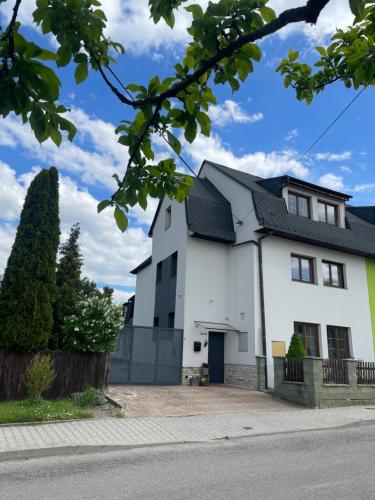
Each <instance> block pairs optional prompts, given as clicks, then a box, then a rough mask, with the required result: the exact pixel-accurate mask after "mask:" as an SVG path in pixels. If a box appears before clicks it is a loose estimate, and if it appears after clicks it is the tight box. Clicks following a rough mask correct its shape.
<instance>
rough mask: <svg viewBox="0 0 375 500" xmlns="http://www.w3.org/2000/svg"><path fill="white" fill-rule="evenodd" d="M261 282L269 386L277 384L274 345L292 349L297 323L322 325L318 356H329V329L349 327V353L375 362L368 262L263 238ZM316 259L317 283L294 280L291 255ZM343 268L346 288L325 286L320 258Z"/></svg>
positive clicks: (314, 247)
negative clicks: (367, 271) (274, 372)
mask: <svg viewBox="0 0 375 500" xmlns="http://www.w3.org/2000/svg"><path fill="white" fill-rule="evenodd" d="M262 249H263V279H264V300H265V315H266V318H265V319H266V321H265V326H266V335H267V362H268V376H269V384H270V385H271V386H272V384H273V369H272V341H275V340H276V341H277V340H281V341H284V342H285V343H286V348H288V346H289V343H290V338H291V336H292V334H293V330H294V325H293V324H294V321H300V322H304V323H317V324H319V325H320V347H321V349H320V355H321V356H322V357H328V346H327V325H334V326H342V327H347V328H349V336H350V345H351V355H352V356H353V357H354V358H357V359H365V360H367V361H373V360H374V349H373V339H372V331H371V318H370V309H369V298H368V291H367V278H366V267H365V259H364V258H362V257H358V256H355V255H350V254H346V253H343V252H337V251H334V250H329V249H324V248H322V247H317V246H313V245H308V244H304V243H299V242H294V241H292V240H287V239H282V238H277V237H268V238H265V239H264V240H263V243H262ZM292 253H295V254H300V255H305V256H309V257H313V258H314V259H316V260H315V271H316V274H315V276H316V282H317V284H308V283H300V282H295V281H292V278H291V257H290V256H291V254H292ZM323 259H324V260H331V261H333V262H339V263H342V264H344V269H345V277H346V280H345V283H346V288H344V289H340V288H333V287H327V286H324V285H323V276H322V260H323Z"/></svg>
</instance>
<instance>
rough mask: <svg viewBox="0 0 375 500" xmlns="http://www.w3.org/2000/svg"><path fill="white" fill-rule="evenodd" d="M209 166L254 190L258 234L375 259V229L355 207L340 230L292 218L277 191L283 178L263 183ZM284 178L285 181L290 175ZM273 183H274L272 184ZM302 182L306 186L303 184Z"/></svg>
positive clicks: (253, 177) (243, 174) (260, 180)
mask: <svg viewBox="0 0 375 500" xmlns="http://www.w3.org/2000/svg"><path fill="white" fill-rule="evenodd" d="M206 163H209V164H210V165H212V166H214V167H215V168H217V169H218V170H220V171H221V172H223V173H224V174H225V175H227V176H229V177H231V178H232V179H233V180H235V181H237V182H238V183H239V184H241V185H243V186H245V187H247V188H248V189H249V190H250V191H251V193H252V197H253V201H254V211H255V214H256V217H257V219H258V222H259V225H260V226H262V227H261V228H260V229H259V231H262V232H264V231H272V232H273V234H275V235H277V236H281V237H284V238H290V239H294V240H298V241H303V242H306V243H311V244H314V245H319V246H323V247H327V248H333V249H335V250H340V251H344V252H348V253H353V254H357V255H363V256H371V257H375V228H374V227H373V226H372V225H371V224H369V223H367V222H366V221H364V220H363V219H360V218H359V217H357V216H356V215H354V213H353V210H352V208H350V211H347V214H346V215H347V218H346V222H347V227H346V228H340V227H337V226H333V225H330V224H325V223H323V222H318V221H315V220H311V219H308V218H306V217H300V216H298V215H293V214H290V213H288V210H287V207H286V203H285V200H284V198H281V194H280V195H276V194H275V192H280V191H278V189H279V188H276V185H277V184H278V183H280V181H279V179H281V178H280V177H279V178H275V179H278V181H277V182H276V180H275V179H267V180H263V179H261V178H260V177H257V176H254V175H250V174H247V173H245V172H240V171H239V170H234V169H231V168H228V167H225V166H223V165H219V164H217V163H213V162H206ZM283 177H284V178H286V177H287V176H283ZM289 179H292V180H293V181H298V179H294V178H289ZM272 180H274V181H275V182H271V181H272ZM265 181H269V182H268V189H267V188H265V185H266V186H267V182H265ZM284 181H285V179H284ZM284 181H283V182H284ZM299 182H300V183H303V182H304V181H299ZM307 184H309V183H307ZM312 186H314V187H315V190H317V189H320V188H319V186H315V185H312ZM322 189H324V188H322ZM328 191H331V190H328ZM331 193H332V196H334V195H336V197H341V198H343V197H345V198H343V199H348V198H349V197H348V196H347V195H344V194H343V193H338V192H336V191H331Z"/></svg>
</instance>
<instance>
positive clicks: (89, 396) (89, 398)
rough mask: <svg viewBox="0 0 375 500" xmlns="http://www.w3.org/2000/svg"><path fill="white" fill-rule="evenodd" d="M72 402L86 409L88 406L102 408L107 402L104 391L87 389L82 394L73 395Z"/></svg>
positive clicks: (92, 388)
mask: <svg viewBox="0 0 375 500" xmlns="http://www.w3.org/2000/svg"><path fill="white" fill-rule="evenodd" d="M72 400H73V402H74V404H75V405H76V406H80V407H81V408H86V407H88V406H101V405H103V404H104V403H105V402H106V398H105V394H104V392H103V390H102V389H95V388H94V387H86V389H85V390H84V391H82V392H75V393H74V394H72Z"/></svg>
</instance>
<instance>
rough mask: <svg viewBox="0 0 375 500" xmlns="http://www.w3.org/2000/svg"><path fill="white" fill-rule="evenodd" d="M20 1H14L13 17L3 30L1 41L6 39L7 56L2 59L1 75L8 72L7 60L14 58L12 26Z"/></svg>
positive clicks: (14, 22)
mask: <svg viewBox="0 0 375 500" xmlns="http://www.w3.org/2000/svg"><path fill="white" fill-rule="evenodd" d="M21 2H22V0H16V3H15V4H14V7H13V15H12V18H11V20H10V22H9V25H8V27H7V29H6V30H5V32H4V34H3V36H2V37H1V39H2V40H6V39H8V54H7V56H4V57H3V67H2V68H1V73H6V72H7V71H8V58H10V59H11V60H13V58H14V38H13V35H14V25H15V24H16V20H17V15H18V10H19V8H20V5H21Z"/></svg>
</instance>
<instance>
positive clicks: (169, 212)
mask: <svg viewBox="0 0 375 500" xmlns="http://www.w3.org/2000/svg"><path fill="white" fill-rule="evenodd" d="M171 222H172V207H171V205H169V207H168V208H167V209H166V210H165V222H164V229H165V230H167V229H168V228H169V227H170V226H171Z"/></svg>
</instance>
